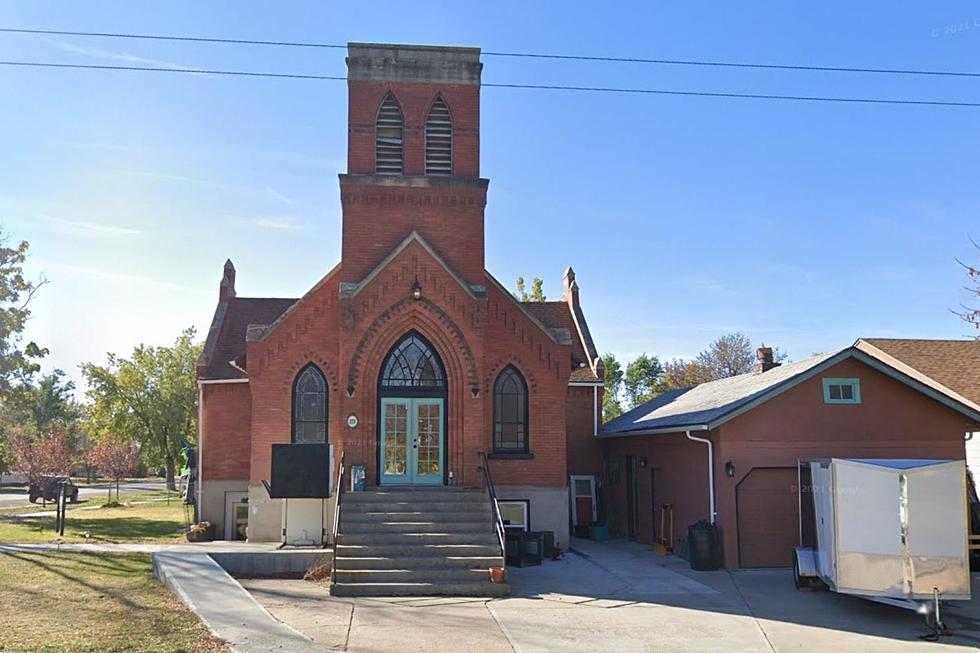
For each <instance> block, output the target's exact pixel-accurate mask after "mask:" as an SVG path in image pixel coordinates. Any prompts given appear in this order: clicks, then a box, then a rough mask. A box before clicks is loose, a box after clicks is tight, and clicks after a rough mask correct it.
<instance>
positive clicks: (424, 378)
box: [380, 332, 446, 390]
mask: <svg viewBox="0 0 980 653" xmlns="http://www.w3.org/2000/svg"><path fill="white" fill-rule="evenodd" d="M380 385H381V389H382V390H384V389H406V388H416V389H425V390H444V389H445V387H446V372H445V370H444V369H443V367H442V361H440V360H439V356H438V355H437V354H436V352H435V351H434V350H433V349H432V346H431V345H429V343H428V342H427V341H426V340H425V339H424V338H423V337H422V336H420V335H419V334H417V333H415V332H412V333H409V334H408V335H406V336H405V337H404V338H402V339H401V340H400V341H399V342H398V344H396V345H395V346H394V347H393V348H392V350H391V353H389V354H388V358H387V359H385V364H384V367H383V368H382V370H381V379H380Z"/></svg>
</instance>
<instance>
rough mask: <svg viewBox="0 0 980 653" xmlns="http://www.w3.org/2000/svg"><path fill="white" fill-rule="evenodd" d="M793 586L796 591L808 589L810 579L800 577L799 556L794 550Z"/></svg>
mask: <svg viewBox="0 0 980 653" xmlns="http://www.w3.org/2000/svg"><path fill="white" fill-rule="evenodd" d="M793 584H794V585H796V589H798V590H799V589H803V588H808V587H810V577H809V576H801V575H800V556H799V554H798V553H797V552H796V549H794V550H793Z"/></svg>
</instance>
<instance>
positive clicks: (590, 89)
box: [0, 61, 980, 108]
mask: <svg viewBox="0 0 980 653" xmlns="http://www.w3.org/2000/svg"><path fill="white" fill-rule="evenodd" d="M0 66H14V67H23V68H64V69H73V70H79V69H81V70H123V71H132V72H155V73H183V74H190V75H228V76H235V77H271V78H277V79H306V80H328V81H340V82H342V81H346V80H347V78H346V77H342V76H338V75H309V74H303V73H272V72H258V71H249V70H214V69H205V68H156V67H152V66H111V65H104V64H73V63H53V62H41V61H0ZM482 86H485V87H489V88H512V89H524V90H546V91H579V92H587V93H633V94H643V95H675V96H688V97H712V98H738V99H752V100H786V101H796V102H840V103H847V104H894V105H915V106H934V107H969V108H980V102H957V101H952V100H909V99H903V98H865V97H834V96H819V95H780V94H773V93H725V92H715V91H679V90H671V89H653V88H622V87H609V86H570V85H562V84H506V83H500V82H485V83H483V84H482Z"/></svg>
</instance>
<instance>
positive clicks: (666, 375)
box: [657, 358, 714, 392]
mask: <svg viewBox="0 0 980 653" xmlns="http://www.w3.org/2000/svg"><path fill="white" fill-rule="evenodd" d="M713 380H714V377H713V376H712V375H711V371H710V370H708V369H707V368H706V367H704V366H703V365H701V363H699V362H697V361H696V360H692V361H688V360H683V359H680V358H673V359H671V360H669V361H667V363H665V364H664V371H663V374H661V375H660V383H659V384H658V386H657V389H658V390H659V391H660V392H669V391H670V390H679V389H681V388H690V387H692V386H695V385H698V384H701V383H706V382H708V381H713Z"/></svg>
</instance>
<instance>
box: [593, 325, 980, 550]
mask: <svg viewBox="0 0 980 653" xmlns="http://www.w3.org/2000/svg"><path fill="white" fill-rule="evenodd" d="M975 344H977V345H978V347H977V348H976V349H975V350H974V351H975V352H977V354H980V343H975ZM766 354H767V352H760V365H759V366H758V368H757V371H756V372H753V373H750V374H743V375H740V376H734V377H729V378H725V379H720V380H718V381H712V382H709V383H703V384H701V385H698V386H695V387H693V388H687V389H684V390H675V391H672V392H668V393H664V394H662V395H660V396H658V397H655V398H654V399H652V400H650V401H649V402H647V403H646V404H643V405H642V406H639V407H637V408H635V409H633V410H631V411H630V412H628V413H626V414H624V415H622V416H621V417H619V418H617V419H615V420H612V421H610V422H609V423H607V424H606V425H605V428H604V430H603V432H602V433H600V434H599V437H600V439H601V440H602V441H603V451H604V458H605V464H606V466H607V469H625V468H626V464H627V460H638V461H640V462H639V465H640V466H642V467H648V468H649V469H651V470H652V471H653V473H654V474H656V478H657V492H656V497H652V496H649V491H648V489H646V488H645V487H644V486H641V487H640V488H639V494H640V496H639V498H638V504H639V505H640V506H643V507H644V508H643V510H641V511H640V516H641V519H640V520H639V532H638V533H636V534H635V535H636V537H637V539H639V540H640V541H651V540H652V537H653V522H654V521H656V520H654V519H646V518H645V515H648V514H649V512H650V509H649V506H651V505H653V506H654V507H655V508H659V507H660V506H662V505H663V504H669V505H670V506H671V507H672V509H673V514H674V518H675V524H676V527H675V529H674V534H675V535H676V539H677V542H676V543H677V547H676V548H677V550H678V551H679V552H681V553H683V552H684V551H685V550H686V542H685V536H686V533H687V527H688V526H689V525H691V524H694V523H695V522H698V521H701V520H705V519H708V520H711V519H714V521H715V523H716V524H717V525H718V526H719V528H720V531H721V539H722V548H723V550H724V563H725V566H726V567H728V568H738V567H782V566H789V564H790V562H791V555H792V550H793V547H794V546H795V545H796V544H797V543H798V541H799V522H798V506H799V503H798V499H797V490H796V486H797V484H798V483H797V471H796V468H797V461H798V460H800V459H803V460H813V459H820V458H831V457H836V458H918V459H923V458H926V459H943V460H954V459H955V460H962V459H964V457H965V455H966V447H965V441H964V435H965V433H967V432H971V431H980V404H977V403H975V402H974V401H973V400H971V399H965V398H964V397H963V396H962V395H960V394H957V393H956V392H953V391H951V390H950V389H949V388H948V387H947V386H945V385H943V384H940V383H938V382H936V381H934V380H933V379H931V378H930V377H926V376H925V375H923V374H919V373H916V372H915V371H914V370H909V368H908V367H907V366H903V365H900V364H898V363H895V362H894V359H889V358H887V357H886V356H884V355H882V354H880V353H878V352H876V351H864V350H863V349H861V348H859V347H856V346H855V347H848V348H846V349H843V350H841V351H837V352H833V353H830V354H824V355H821V356H816V357H814V358H810V359H807V360H803V361H799V362H795V363H787V364H785V365H782V366H777V365H774V364H773V363H772V360H771V357H768V356H767V355H766ZM977 363H978V365H980V356H978V357H977ZM974 369H977V368H976V367H975V368H974ZM625 476H626V475H625V474H620V475H611V476H610V477H609V478H608V480H607V483H606V484H605V487H604V488H603V491H604V493H605V495H604V503H605V506H606V508H605V517H606V519H607V520H608V522H609V526H610V529H611V530H612V532H613V533H615V534H617V535H622V536H627V535H632V533H631V532H630V531H631V529H630V528H629V526H630V524H628V523H627V521H628V516H629V515H630V511H629V510H628V508H629V505H630V493H629V492H628V487H627V483H626V482H625ZM803 485H804V487H805V486H806V483H804V484H803ZM712 486H713V487H714V493H713V495H712V494H711V493H710V492H709V488H710V487H712ZM654 499H655V501H654ZM805 521H806V520H804V522H805ZM811 536H812V533H806V532H805V533H804V540H805V541H809V538H810V537H811Z"/></svg>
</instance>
